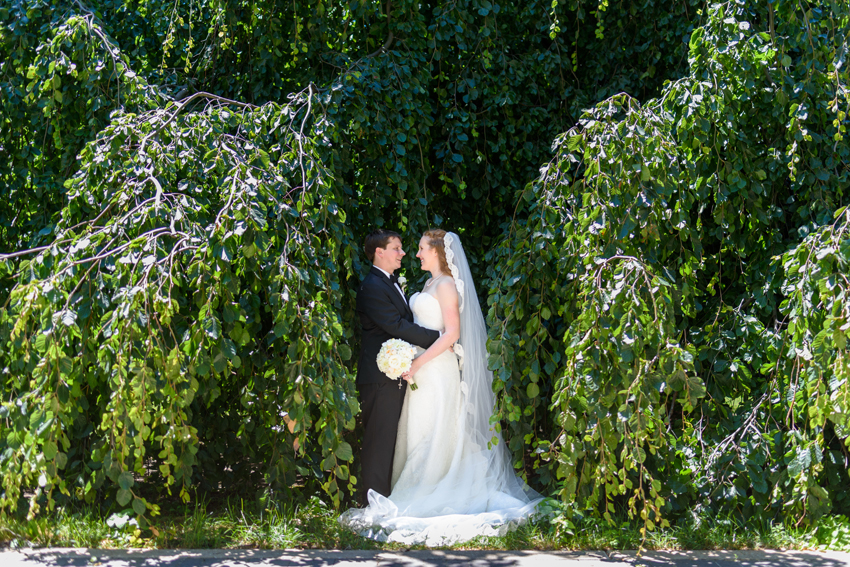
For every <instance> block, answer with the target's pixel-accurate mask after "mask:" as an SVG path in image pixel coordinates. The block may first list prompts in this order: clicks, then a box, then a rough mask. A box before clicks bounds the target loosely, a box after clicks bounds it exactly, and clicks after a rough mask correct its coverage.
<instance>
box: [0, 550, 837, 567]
mask: <svg viewBox="0 0 850 567" xmlns="http://www.w3.org/2000/svg"><path fill="white" fill-rule="evenodd" d="M326 565H334V566H346V567H391V566H393V567H395V566H398V567H437V566H440V567H442V566H452V567H454V566H462V565H463V566H466V565H470V566H473V567H488V566H493V567H527V566H534V567H537V566H541V565H542V566H547V565H553V566H564V567H691V566H693V567H732V566H735V567H850V553H840V552H818V551H648V552H646V553H645V554H643V555H641V556H640V557H638V555H637V552H635V551H622V552H620V551H613V552H605V551H574V552H571V551H551V552H543V551H443V550H427V551H401V552H388V551H332V550H331V551H329V550H298V549H292V550H275V551H268V550H257V549H215V550H208V549H166V550H102V549H58V548H49V549H28V550H20V551H11V550H0V567H42V566H57V567H65V566H67V567H153V566H157V567H160V566H161V567H195V566H199V567H295V566H299V567H300V566H309V567H323V566H326Z"/></svg>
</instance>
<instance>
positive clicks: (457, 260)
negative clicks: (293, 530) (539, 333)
mask: <svg viewBox="0 0 850 567" xmlns="http://www.w3.org/2000/svg"><path fill="white" fill-rule="evenodd" d="M416 257H417V258H419V260H420V263H421V267H422V269H423V270H426V271H429V272H431V278H430V279H429V280H428V281H427V282H426V283H425V286H424V288H423V290H422V292H419V293H415V294H414V295H413V296H412V297H411V298H410V307H411V309H412V311H413V315H414V320H415V322H416V323H417V324H419V325H421V326H423V327H427V328H430V329H435V330H440V331H442V332H443V334H442V336H441V337H440V339H438V340H437V341H436V342H435V343H434V344H433V345H432V346H431V347H430V348H428V350H425V351H424V352H422V351H421V349H419V350H420V352H421V354H420V355H419V356H418V357H417V358H416V359H415V360H414V361H413V363H412V365H411V368H410V371H409V372H408V373H407V374H406V375H405V376H404V378H405V379H406V380H408V381H410V382H412V383H415V384H416V386H417V389H416V390H413V389H411V388H407V394H406V397H405V399H404V406H403V408H402V411H401V417H400V418H399V425H398V436H397V438H396V449H395V459H394V461H393V475H392V492H391V493H390V495H389V497H384V496H382V495H380V494H378V493H376V492H374V491H372V490H370V491H369V494H368V501H369V504H368V506H367V507H366V508H364V509H352V510H348V511H347V512H345V513H344V514H342V516H340V519H339V521H340V523H342V524H343V525H346V526H348V527H350V528H351V529H353V530H354V531H356V532H358V533H360V534H361V535H364V536H366V537H371V538H373V539H376V540H379V541H396V542H400V543H404V544H408V545H410V544H425V545H430V546H434V545H450V544H452V543H455V542H458V541H465V540H468V539H472V538H474V537H476V536H479V535H488V536H490V535H502V534H504V533H505V532H507V530H508V529H510V528H512V527H515V526H516V525H517V524H519V523H521V522H522V521H524V520H525V519H526V518H528V517H529V516H530V515H532V514H533V513H534V511H535V508H536V507H537V504H538V503H539V502H540V501H541V500H542V498H541V497H540V495H538V494H537V493H535V492H534V491H533V490H531V489H530V488H528V486H526V484H525V483H524V482H523V481H522V480H521V479H519V478H518V477H517V476H516V473H515V472H514V470H513V468H512V466H511V463H510V458H509V455H508V451H507V449H506V448H505V445H504V442H503V441H502V438H501V435H500V434H499V433H498V432H496V431H495V430H494V428H493V426H492V425H490V417H491V415H492V411H493V408H494V405H495V400H494V396H493V390H492V386H491V384H492V381H493V374H492V373H491V372H490V371H489V370H488V369H487V350H486V341H487V330H486V328H485V326H484V316H483V314H482V312H481V307H480V306H479V304H478V298H477V296H476V294H475V287H474V285H473V282H472V274H471V273H470V270H469V264H468V262H467V260H466V255H465V254H464V252H463V247H462V246H461V244H460V239H459V238H458V236H457V235H456V234H454V233H451V232H446V231H443V230H429V231H427V232H426V233H425V234H424V235H423V236H422V239H421V240H420V241H419V251H418V252H417V254H416ZM455 341H457V343H455V345H454V352H452V350H450V349H449V347H450V346H451V345H452V343H454V342H455ZM458 359H460V360H458Z"/></svg>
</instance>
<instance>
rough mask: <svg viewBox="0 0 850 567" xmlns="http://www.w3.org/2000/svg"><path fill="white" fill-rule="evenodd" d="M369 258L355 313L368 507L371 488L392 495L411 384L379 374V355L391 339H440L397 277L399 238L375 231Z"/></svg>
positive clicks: (424, 345) (426, 343)
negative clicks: (417, 315)
mask: <svg viewBox="0 0 850 567" xmlns="http://www.w3.org/2000/svg"><path fill="white" fill-rule="evenodd" d="M365 249H366V257H367V258H368V259H369V261H370V262H372V269H371V270H369V273H368V274H367V275H366V278H365V279H364V280H363V283H362V284H360V290H359V291H358V292H357V313H358V315H359V316H360V326H361V328H362V330H363V333H362V337H361V343H360V360H359V362H358V364H357V390H358V393H359V396H360V409H361V411H362V414H363V448H362V449H361V451H360V464H361V466H362V469H363V470H362V474H361V477H360V478H361V488H362V490H363V492H362V494H361V498H362V503H363V505H364V506H365V505H367V504H368V501H367V494H368V492H369V489H370V488H371V489H372V490H374V491H375V492H378V493H379V494H382V495H383V496H389V495H390V482H391V479H392V472H393V455H394V454H395V438H396V433H397V431H398V419H399V416H400V415H401V406H402V404H403V402H404V394H405V391H406V389H407V383H406V382H405V381H404V380H401V379H399V380H391V379H390V378H389V377H388V376H387V375H386V374H384V373H383V372H381V371H380V370H378V362H377V358H378V351H380V350H381V345H382V344H384V342H385V341H388V340H389V339H402V340H404V341H407V342H408V343H410V344H413V345H418V346H420V347H422V348H425V349H427V348H428V347H429V346H431V344H432V343H433V342H434V341H436V340H437V339H438V338H439V337H440V333H439V332H438V331H432V330H430V329H426V328H424V327H420V326H419V325H416V324H414V323H413V312H412V311H411V310H410V306H409V305H408V304H407V297H406V296H405V295H404V292H403V291H402V289H401V287H399V285H398V279H397V278H396V276H395V275H393V272H395V271H396V270H397V269H399V268H400V267H401V259H402V258H403V257H404V250H402V248H401V236H399V235H398V234H397V233H395V232H392V231H389V230H380V229H379V230H376V231H374V232H372V233H371V234H370V235H369V236H367V237H366V242H365Z"/></svg>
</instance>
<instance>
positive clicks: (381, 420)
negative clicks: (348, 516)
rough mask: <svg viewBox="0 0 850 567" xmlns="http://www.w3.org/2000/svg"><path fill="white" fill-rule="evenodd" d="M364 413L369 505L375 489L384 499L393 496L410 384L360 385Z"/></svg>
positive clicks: (363, 464)
mask: <svg viewBox="0 0 850 567" xmlns="http://www.w3.org/2000/svg"><path fill="white" fill-rule="evenodd" d="M357 390H358V393H359V396H360V411H361V415H362V417H363V446H362V449H361V451H360V465H361V467H362V472H361V475H360V487H361V490H362V492H361V494H360V499H361V500H360V501H361V503H362V504H363V505H364V506H365V505H367V504H368V503H369V502H368V500H367V494H368V493H369V489H370V488H371V489H372V490H374V491H375V492H377V493H378V494H382V495H383V496H389V495H390V485H391V482H392V477H393V457H394V456H395V440H396V434H397V433H398V419H399V417H400V416H401V407H402V405H403V404H404V394H405V392H406V391H407V383H405V382H403V381H402V387H401V388H399V387H398V383H395V382H394V383H389V382H387V381H386V380H384V381H382V382H377V383H373V384H358V385H357Z"/></svg>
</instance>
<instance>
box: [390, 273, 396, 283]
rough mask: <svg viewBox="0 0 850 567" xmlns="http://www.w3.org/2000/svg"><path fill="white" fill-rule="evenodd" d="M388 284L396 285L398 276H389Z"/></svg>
mask: <svg viewBox="0 0 850 567" xmlns="http://www.w3.org/2000/svg"><path fill="white" fill-rule="evenodd" d="M390 283H391V284H397V283H398V276H397V275H395V274H390Z"/></svg>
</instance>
